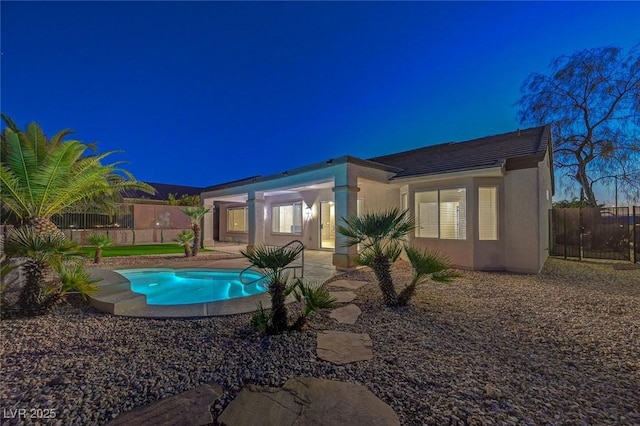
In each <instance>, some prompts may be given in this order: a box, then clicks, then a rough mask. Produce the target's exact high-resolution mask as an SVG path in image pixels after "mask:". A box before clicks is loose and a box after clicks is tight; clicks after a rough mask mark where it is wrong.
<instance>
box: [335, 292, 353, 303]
mask: <svg viewBox="0 0 640 426" xmlns="http://www.w3.org/2000/svg"><path fill="white" fill-rule="evenodd" d="M329 296H331V297H333V298H334V299H336V303H349V302H353V299H355V298H356V294H355V293H354V292H352V291H330V292H329Z"/></svg>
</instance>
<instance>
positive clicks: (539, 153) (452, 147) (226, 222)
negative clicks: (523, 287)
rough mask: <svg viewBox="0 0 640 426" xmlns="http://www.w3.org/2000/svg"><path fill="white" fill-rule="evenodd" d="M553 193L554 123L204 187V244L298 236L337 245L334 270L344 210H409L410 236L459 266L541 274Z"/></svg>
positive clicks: (345, 261) (340, 260) (341, 250)
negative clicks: (413, 224)
mask: <svg viewBox="0 0 640 426" xmlns="http://www.w3.org/2000/svg"><path fill="white" fill-rule="evenodd" d="M553 191H554V183H553V161H552V136H551V129H550V126H541V127H535V128H530V129H526V130H517V131H515V132H510V133H505V134H501V135H496V136H489V137H484V138H479V139H474V140H470V141H466V142H457V143H454V142H452V143H445V144H441V145H434V146H427V147H424V148H419V149H414V150H411V151H405V152H399V153H396V154H390V155H385V156H381V157H375V158H370V159H368V160H364V159H360V158H357V157H352V156H348V155H347V156H343V157H339V158H334V159H330V160H328V161H324V162H321V163H316V164H311V165H308V166H305V167H301V168H297V169H292V170H288V171H285V172H282V173H278V174H274V175H270V176H254V177H251V178H247V179H243V180H239V181H234V182H229V183H225V184H220V185H215V186H211V187H208V188H205V189H204V190H203V192H202V194H201V198H202V201H203V203H204V204H205V205H211V206H215V209H214V211H213V212H212V213H210V214H209V215H208V217H206V218H205V222H204V229H203V232H204V239H205V245H211V244H213V241H214V240H220V241H225V240H234V241H241V242H244V243H246V244H247V248H248V249H251V247H254V246H256V245H260V244H273V245H283V244H286V243H288V242H290V241H292V240H300V241H302V242H303V243H304V244H305V246H306V247H307V248H309V249H317V250H331V251H333V253H334V254H333V264H334V265H335V266H336V267H337V268H338V269H349V268H353V267H354V266H355V264H354V262H353V258H354V256H355V254H356V253H357V252H356V247H346V246H345V244H344V243H345V240H346V239H345V238H344V237H343V236H341V235H339V234H337V233H336V225H337V224H339V221H340V220H341V218H343V217H348V216H351V215H357V214H362V213H365V212H374V211H380V210H384V209H389V208H392V207H397V208H400V209H409V211H410V213H411V215H412V216H413V217H414V218H415V220H416V224H417V227H416V229H415V231H414V232H412V234H411V235H410V237H409V239H410V242H411V243H412V244H413V245H415V246H418V247H428V248H430V249H437V250H439V251H442V252H444V253H446V254H447V255H448V256H449V258H450V259H451V261H452V262H453V264H454V265H456V266H457V267H459V268H464V269H475V270H506V271H514V272H524V273H537V272H539V271H540V269H541V268H542V266H543V264H544V261H545V259H546V257H547V256H548V254H549V252H548V250H549V247H548V240H549V238H548V235H549V219H548V218H549V213H548V211H549V209H550V208H551V197H552V195H553Z"/></svg>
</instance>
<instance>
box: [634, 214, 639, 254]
mask: <svg viewBox="0 0 640 426" xmlns="http://www.w3.org/2000/svg"><path fill="white" fill-rule="evenodd" d="M636 208H637V209H638V212H637V213H636ZM639 214H640V207H637V206H633V263H638V253H639V252H640V247H639V243H640V241H638V225H640V223H638V222H637V220H638V215H639Z"/></svg>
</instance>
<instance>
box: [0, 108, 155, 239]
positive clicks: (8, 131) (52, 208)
mask: <svg viewBox="0 0 640 426" xmlns="http://www.w3.org/2000/svg"><path fill="white" fill-rule="evenodd" d="M2 118H3V120H4V122H5V124H6V127H5V129H4V130H3V131H2V134H1V137H0V156H1V161H0V192H1V193H2V208H3V209H6V210H8V211H10V212H11V213H13V215H14V216H15V217H16V218H17V219H18V220H19V221H21V222H22V223H23V224H25V225H29V226H33V227H34V229H35V230H36V231H38V232H42V233H44V232H53V233H59V232H60V230H59V229H58V228H57V227H56V226H55V224H54V223H53V222H51V217H52V216H53V215H54V214H57V213H63V212H65V211H66V210H68V209H70V208H72V207H73V206H77V205H78V204H81V203H85V204H91V203H97V202H102V201H104V200H105V199H108V198H109V197H112V196H114V195H115V194H119V193H121V192H122V191H125V190H129V189H138V190H142V191H145V192H149V193H154V192H155V190H154V189H153V188H152V187H150V186H149V185H147V184H146V183H143V182H138V181H136V180H135V179H134V178H133V176H132V175H131V174H130V173H128V172H127V171H126V170H123V169H121V168H119V167H118V164H119V163H113V164H106V165H104V164H102V160H104V159H105V158H106V157H107V156H109V155H111V154H112V153H114V151H111V152H106V153H103V154H92V153H91V152H92V151H93V150H94V149H95V147H94V146H93V145H92V144H84V143H82V142H80V141H77V140H64V138H65V137H66V136H68V135H69V134H70V133H71V131H70V130H62V131H61V132H58V133H56V134H55V135H54V136H53V137H52V138H50V139H48V138H47V137H46V136H45V134H44V132H43V131H42V129H41V128H40V126H39V125H38V124H37V123H35V122H34V123H31V124H29V125H28V126H27V128H26V131H21V130H20V129H18V127H17V126H16V125H15V123H14V122H13V120H11V119H10V118H8V117H7V116H5V115H3V116H2Z"/></svg>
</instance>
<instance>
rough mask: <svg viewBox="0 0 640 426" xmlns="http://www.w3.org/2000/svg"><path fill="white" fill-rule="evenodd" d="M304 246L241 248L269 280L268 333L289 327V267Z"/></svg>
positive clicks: (243, 253) (274, 332) (245, 255)
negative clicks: (286, 303) (287, 295)
mask: <svg viewBox="0 0 640 426" xmlns="http://www.w3.org/2000/svg"><path fill="white" fill-rule="evenodd" d="M303 250H304V246H302V245H295V246H285V247H274V246H256V247H254V248H253V250H252V251H251V252H249V251H245V250H240V253H241V254H242V255H243V256H244V257H246V258H247V259H248V260H249V262H251V264H252V265H253V266H255V267H256V268H259V269H260V270H261V271H262V274H263V276H264V278H265V279H266V280H268V285H267V289H268V291H269V295H270V296H271V316H270V318H269V322H268V324H266V327H265V328H266V330H265V331H266V332H267V333H268V334H277V333H281V332H283V331H285V330H287V329H288V316H287V307H286V306H285V299H286V287H287V280H288V274H287V273H286V271H287V267H288V266H289V265H290V264H291V263H292V262H293V261H295V260H296V259H298V257H299V256H300V254H301V253H302V251H303Z"/></svg>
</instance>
